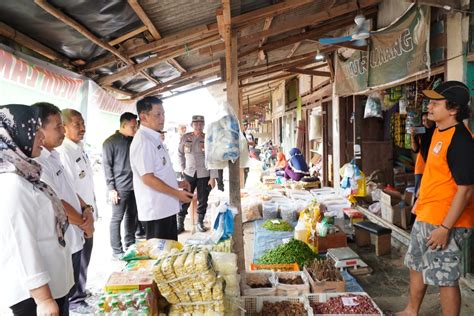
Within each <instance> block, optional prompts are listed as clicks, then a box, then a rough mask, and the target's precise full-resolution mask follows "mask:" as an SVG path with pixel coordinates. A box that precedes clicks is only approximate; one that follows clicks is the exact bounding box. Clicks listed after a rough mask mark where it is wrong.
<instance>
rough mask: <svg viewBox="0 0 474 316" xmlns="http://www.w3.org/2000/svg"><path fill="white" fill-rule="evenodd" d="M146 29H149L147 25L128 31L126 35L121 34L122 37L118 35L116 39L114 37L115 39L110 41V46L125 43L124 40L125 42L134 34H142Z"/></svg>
mask: <svg viewBox="0 0 474 316" xmlns="http://www.w3.org/2000/svg"><path fill="white" fill-rule="evenodd" d="M146 30H147V27H146V26H145V25H143V26H140V27H139V28H137V29H135V30H133V31H130V32H128V33H127V34H124V35H122V36H120V37H117V38H116V39H113V40H111V41H109V45H110V46H115V45H117V44H120V43H123V42H125V41H126V40H128V39H131V38H132V37H134V36H136V35H138V34H140V33H143V32H145V31H146Z"/></svg>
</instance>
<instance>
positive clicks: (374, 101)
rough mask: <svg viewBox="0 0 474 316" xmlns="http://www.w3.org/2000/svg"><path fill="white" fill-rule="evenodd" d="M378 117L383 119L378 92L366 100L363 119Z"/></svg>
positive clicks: (380, 97)
mask: <svg viewBox="0 0 474 316" xmlns="http://www.w3.org/2000/svg"><path fill="white" fill-rule="evenodd" d="M369 117H378V118H383V115H382V96H381V95H380V93H379V92H374V93H372V94H370V95H369V97H368V98H367V103H366V104H365V111H364V118H369Z"/></svg>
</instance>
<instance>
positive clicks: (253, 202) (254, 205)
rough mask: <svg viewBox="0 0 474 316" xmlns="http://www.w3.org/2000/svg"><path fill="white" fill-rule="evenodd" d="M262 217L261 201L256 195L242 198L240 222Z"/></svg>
mask: <svg viewBox="0 0 474 316" xmlns="http://www.w3.org/2000/svg"><path fill="white" fill-rule="evenodd" d="M260 218H262V202H261V200H260V199H259V198H258V197H246V198H243V199H242V223H246V222H251V221H254V220H257V219H260Z"/></svg>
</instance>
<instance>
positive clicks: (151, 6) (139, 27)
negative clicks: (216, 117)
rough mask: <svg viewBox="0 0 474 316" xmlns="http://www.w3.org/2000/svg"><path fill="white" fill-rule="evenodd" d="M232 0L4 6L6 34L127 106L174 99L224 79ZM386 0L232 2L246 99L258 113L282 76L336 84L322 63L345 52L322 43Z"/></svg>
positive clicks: (25, 0)
mask: <svg viewBox="0 0 474 316" xmlns="http://www.w3.org/2000/svg"><path fill="white" fill-rule="evenodd" d="M223 2H228V0H223V1H222V2H221V1H205V2H201V1H187V0H172V1H171V0H160V1H152V0H140V1H138V0H128V1H127V2H126V1H120V0H110V1H92V0H80V1H77V0H74V1H72V0H62V1H59V0H53V1H45V0H35V1H30V0H18V1H2V2H1V3H0V36H2V37H4V38H6V39H9V40H11V41H13V42H15V43H12V42H9V41H8V40H7V42H6V44H8V45H10V46H14V45H16V43H17V44H20V45H21V46H20V48H18V47H15V48H16V49H18V50H22V51H23V52H25V49H24V48H25V47H26V48H27V50H26V53H28V54H30V55H35V56H41V57H42V58H43V59H46V60H47V61H50V62H53V63H55V64H57V65H60V66H62V67H64V68H67V69H69V70H72V71H74V72H77V73H80V74H83V75H86V76H87V77H89V78H91V79H92V80H94V81H95V82H96V83H98V84H99V85H100V86H101V87H103V88H104V89H106V90H108V91H109V92H111V93H113V94H114V95H115V96H116V97H117V98H119V99H129V100H134V99H137V98H140V97H143V96H145V95H157V94H159V95H161V96H163V97H166V96H169V95H173V94H177V93H180V92H184V91H189V90H191V89H196V88H199V87H206V86H210V85H213V84H216V83H221V82H223V80H222V79H221V78H224V74H223V73H224V69H225V67H224V65H223V61H222V60H223V58H224V56H225V53H224V49H225V45H224V43H223V37H224V36H223V33H224V31H223V30H224V26H223V19H224V17H223V11H222V9H221V7H222V4H223ZM380 2H381V1H380V0H359V1H355V0H321V1H312V0H293V1H275V0H238V1H230V5H231V26H232V28H233V29H234V30H235V31H237V32H238V57H239V62H238V66H239V87H240V88H241V91H242V98H243V99H245V100H247V101H248V105H249V106H254V107H257V108H258V105H259V104H262V103H268V98H269V91H271V89H272V87H273V85H274V83H276V82H278V81H281V80H282V79H286V78H291V77H292V76H295V75H296V74H302V73H303V74H311V75H315V76H322V77H326V78H327V80H328V81H329V80H332V79H333V76H334V67H333V65H328V64H327V63H326V62H317V61H316V60H315V59H314V57H315V55H316V54H317V53H318V52H320V53H326V54H331V53H332V52H334V51H335V50H336V49H337V48H338V46H335V45H329V46H321V45H320V44H319V43H318V42H317V40H318V39H319V38H320V37H323V36H328V35H340V34H342V33H343V32H347V28H348V27H351V26H353V24H354V22H353V19H354V17H355V15H357V14H358V13H363V14H365V16H366V17H368V18H371V17H373V16H374V15H375V14H376V13H377V5H378V4H379V3H380ZM3 42H4V43H5V40H3ZM326 60H328V61H330V58H326Z"/></svg>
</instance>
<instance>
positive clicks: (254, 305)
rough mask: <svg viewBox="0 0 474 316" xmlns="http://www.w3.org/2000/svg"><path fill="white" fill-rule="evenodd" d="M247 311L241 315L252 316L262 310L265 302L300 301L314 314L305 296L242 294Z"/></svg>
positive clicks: (310, 314) (310, 315)
mask: <svg viewBox="0 0 474 316" xmlns="http://www.w3.org/2000/svg"><path fill="white" fill-rule="evenodd" d="M242 301H243V303H244V309H245V311H242V312H241V316H250V315H253V314H255V313H258V312H260V311H262V307H263V302H270V303H275V302H283V301H290V302H300V303H303V305H304V308H305V310H306V311H307V312H308V316H312V315H313V309H312V308H311V306H310V305H309V302H308V300H307V299H306V297H304V296H293V297H291V296H242Z"/></svg>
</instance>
